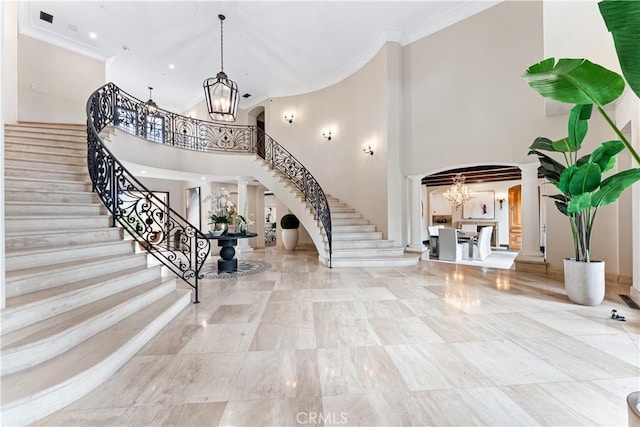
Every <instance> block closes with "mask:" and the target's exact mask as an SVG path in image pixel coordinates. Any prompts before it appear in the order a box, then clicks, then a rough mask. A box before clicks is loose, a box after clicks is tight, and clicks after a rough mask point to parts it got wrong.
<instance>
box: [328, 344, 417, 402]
mask: <svg viewBox="0 0 640 427" xmlns="http://www.w3.org/2000/svg"><path fill="white" fill-rule="evenodd" d="M318 367H319V371H320V380H321V384H322V395H323V396H335V395H345V394H362V393H368V392H375V391H384V390H387V391H407V386H406V384H405V382H404V380H403V379H402V377H401V375H400V373H399V372H398V369H397V368H396V366H395V365H394V363H393V362H392V361H391V359H390V358H389V356H388V355H387V353H386V352H385V351H384V348H382V347H352V348H320V349H318Z"/></svg>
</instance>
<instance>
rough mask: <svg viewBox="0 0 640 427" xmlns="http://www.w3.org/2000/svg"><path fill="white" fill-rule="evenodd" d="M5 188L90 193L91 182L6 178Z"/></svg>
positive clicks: (85, 180) (86, 179)
mask: <svg viewBox="0 0 640 427" xmlns="http://www.w3.org/2000/svg"><path fill="white" fill-rule="evenodd" d="M5 188H10V189H11V190H14V191H16V190H22V191H31V190H39V191H86V192H89V191H91V182H90V181H89V180H88V178H85V179H84V180H82V181H62V180H51V179H46V180H45V179H38V178H31V177H29V178H24V177H20V178H18V177H6V178H5Z"/></svg>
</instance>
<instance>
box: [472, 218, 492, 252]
mask: <svg viewBox="0 0 640 427" xmlns="http://www.w3.org/2000/svg"><path fill="white" fill-rule="evenodd" d="M492 234H493V226H492V225H491V226H487V227H482V228H481V229H480V234H479V235H478V240H477V241H476V242H475V243H474V244H473V259H479V260H483V259H485V258H487V257H488V256H489V255H491V235H492Z"/></svg>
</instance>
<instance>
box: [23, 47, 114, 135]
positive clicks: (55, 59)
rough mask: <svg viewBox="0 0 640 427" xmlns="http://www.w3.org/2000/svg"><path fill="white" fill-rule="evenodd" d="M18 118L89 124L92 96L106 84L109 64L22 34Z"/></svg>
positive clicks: (29, 120) (32, 120) (34, 120)
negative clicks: (88, 110) (89, 104)
mask: <svg viewBox="0 0 640 427" xmlns="http://www.w3.org/2000/svg"><path fill="white" fill-rule="evenodd" d="M18 72H19V81H18V119H19V120H20V121H23V122H25V121H27V122H55V123H85V122H86V121H87V114H86V104H87V99H88V98H89V95H91V93H92V92H93V91H94V90H96V89H97V88H99V87H100V86H102V85H103V84H104V83H105V64H104V62H102V61H99V60H97V59H93V58H89V57H86V56H83V55H81V54H78V53H75V52H71V51H69V50H66V49H63V48H61V47H57V46H54V45H51V44H49V43H45V42H42V41H40V40H36V39H34V38H31V37H28V36H24V35H20V36H19V37H18Z"/></svg>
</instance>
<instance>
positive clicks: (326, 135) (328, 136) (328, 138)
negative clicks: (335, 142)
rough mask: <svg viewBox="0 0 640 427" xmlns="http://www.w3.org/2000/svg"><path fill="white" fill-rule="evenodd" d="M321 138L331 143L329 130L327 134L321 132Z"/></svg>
mask: <svg viewBox="0 0 640 427" xmlns="http://www.w3.org/2000/svg"><path fill="white" fill-rule="evenodd" d="M322 137H323V138H327V141H331V130H329V131H328V132H322Z"/></svg>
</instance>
